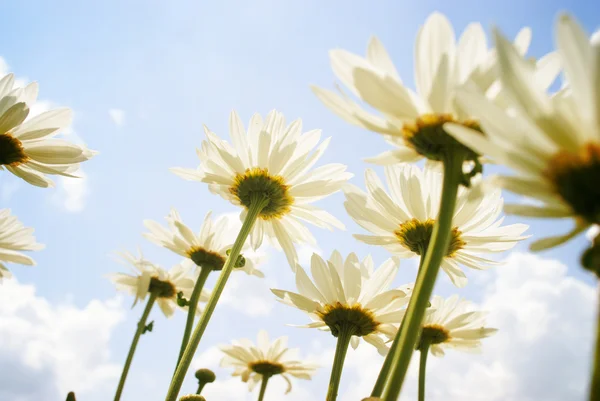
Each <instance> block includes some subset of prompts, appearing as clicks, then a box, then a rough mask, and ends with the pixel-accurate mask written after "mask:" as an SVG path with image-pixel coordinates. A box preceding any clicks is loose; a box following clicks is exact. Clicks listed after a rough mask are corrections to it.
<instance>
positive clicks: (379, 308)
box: [271, 251, 410, 354]
mask: <svg viewBox="0 0 600 401" xmlns="http://www.w3.org/2000/svg"><path fill="white" fill-rule="evenodd" d="M311 272H312V277H313V279H312V280H311V279H310V278H309V277H308V275H307V274H306V272H305V271H304V269H303V268H302V266H299V265H298V266H297V267H296V287H297V288H298V292H299V293H295V292H291V291H284V290H276V289H273V290H271V291H273V293H274V294H275V295H276V296H277V297H279V298H280V300H281V301H282V302H283V303H285V304H287V305H290V306H293V307H295V308H298V309H300V310H302V311H304V312H306V313H307V314H308V315H309V317H310V318H311V319H312V320H313V323H309V324H307V325H305V326H301V327H312V328H320V329H323V330H327V331H331V333H332V334H333V335H334V336H335V337H338V334H339V332H340V331H341V329H342V328H344V329H349V330H350V331H351V332H352V339H351V341H350V344H351V345H352V346H353V347H354V348H356V347H357V346H358V343H359V337H362V338H363V339H364V340H365V341H366V342H368V343H370V344H372V345H373V346H375V347H376V348H377V350H378V351H379V352H380V353H381V354H386V353H387V350H388V348H387V346H386V345H385V341H384V340H383V338H382V335H383V334H387V335H388V336H394V335H395V334H396V331H397V325H398V324H399V323H400V322H401V321H402V317H403V316H404V307H405V306H406V304H408V300H409V296H410V288H409V287H408V286H405V287H404V288H402V289H389V287H390V286H391V284H392V281H393V280H394V278H395V277H396V273H397V272H398V260H397V259H388V260H386V261H385V262H384V263H383V264H382V265H381V267H379V268H378V269H376V270H375V271H374V272H373V268H372V260H371V258H367V259H365V260H364V261H363V262H362V263H361V262H360V261H359V260H358V257H357V256H356V255H355V254H354V253H351V254H350V255H348V257H347V258H346V260H344V259H343V258H342V256H341V254H340V253H339V252H337V251H334V252H333V254H332V255H331V258H330V259H329V260H328V261H327V262H325V261H324V260H323V259H322V258H321V257H320V256H319V255H317V254H313V256H312V259H311Z"/></svg>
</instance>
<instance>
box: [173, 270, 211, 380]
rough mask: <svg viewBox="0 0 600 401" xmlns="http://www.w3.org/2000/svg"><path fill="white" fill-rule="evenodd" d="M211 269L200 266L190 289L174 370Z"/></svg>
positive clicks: (186, 342)
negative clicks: (183, 328) (192, 288)
mask: <svg viewBox="0 0 600 401" xmlns="http://www.w3.org/2000/svg"><path fill="white" fill-rule="evenodd" d="M211 271H212V268H211V267H210V266H200V274H199V275H198V279H197V280H196V284H195V285H194V290H193V291H192V295H191V297H190V304H189V306H188V315H187V320H186V322H185V330H184V331H183V338H182V339H181V348H180V350H179V357H178V358H177V365H176V366H175V371H177V366H179V362H181V357H182V356H183V352H184V351H185V347H186V346H187V344H188V341H189V340H190V335H191V334H192V328H193V327H194V318H195V317H196V309H197V308H198V300H199V299H200V294H202V288H204V283H206V279H207V278H208V276H209V274H210V272H211ZM173 374H175V373H173Z"/></svg>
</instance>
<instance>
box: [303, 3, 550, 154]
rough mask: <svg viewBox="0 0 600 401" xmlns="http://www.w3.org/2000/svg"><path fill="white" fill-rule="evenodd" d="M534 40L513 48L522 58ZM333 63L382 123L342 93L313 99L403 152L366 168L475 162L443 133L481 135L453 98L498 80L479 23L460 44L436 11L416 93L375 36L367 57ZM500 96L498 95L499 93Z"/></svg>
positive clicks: (321, 93)
mask: <svg viewBox="0 0 600 401" xmlns="http://www.w3.org/2000/svg"><path fill="white" fill-rule="evenodd" d="M530 39H531V32H530V30H529V29H528V28H525V29H523V30H522V31H521V32H519V34H518V35H517V38H516V40H515V44H516V46H517V47H518V48H519V51H520V52H521V53H523V54H524V53H525V52H526V51H527V48H528V46H529V42H530ZM330 58H331V66H332V68H333V72H334V74H335V75H336V77H337V78H338V79H339V80H340V81H341V82H342V83H343V84H344V85H345V86H346V87H347V88H348V89H349V90H350V91H351V92H352V93H353V94H354V95H355V96H357V97H358V98H360V99H362V100H363V101H365V102H366V103H368V104H369V106H371V107H373V108H375V109H377V110H378V111H379V112H381V113H382V114H383V116H378V115H374V114H371V113H370V112H368V111H366V110H365V109H363V108H362V107H361V106H359V105H358V104H357V103H355V102H354V101H353V100H351V99H350V98H349V97H347V96H346V95H345V94H343V93H340V94H338V93H336V92H333V91H329V90H325V89H321V88H318V87H313V91H314V92H315V94H316V95H317V96H318V97H319V98H320V99H321V101H322V102H323V103H324V104H325V105H326V106H327V107H329V108H330V109H331V110H332V111H333V112H335V113H336V114H338V115H339V116H340V117H342V118H343V119H345V120H346V121H348V122H350V123H352V124H354V125H358V126H360V127H363V128H366V129H368V130H371V131H375V132H378V133H380V134H383V135H384V137H385V138H386V140H387V141H388V142H389V143H390V144H391V145H393V146H395V147H396V148H397V149H395V150H392V151H389V152H385V153H383V154H381V155H379V156H377V157H374V158H372V159H368V161H370V162H373V163H377V164H394V163H398V162H414V161H417V160H419V159H421V158H422V157H427V158H429V159H432V160H440V159H441V158H442V157H443V154H444V153H445V152H448V151H452V149H453V148H461V149H464V150H465V151H467V152H468V157H467V160H469V159H471V160H473V159H476V158H477V155H476V154H475V153H473V152H471V151H469V150H468V149H467V148H465V147H464V146H462V145H461V144H460V143H459V142H457V141H456V140H455V139H453V138H452V137H451V136H449V135H447V134H446V133H445V132H444V130H443V129H442V126H443V124H444V123H445V122H448V121H455V122H458V123H460V124H463V125H465V126H468V127H473V128H475V129H478V124H477V122H476V121H474V120H471V119H470V118H469V117H470V116H469V115H468V114H465V113H464V112H463V110H461V109H460V108H458V107H456V104H455V102H454V93H455V88H456V87H457V86H459V85H462V84H464V83H465V82H467V81H469V82H472V83H474V84H476V85H477V86H478V87H480V88H481V90H487V89H488V88H490V87H491V86H492V84H493V82H494V80H495V69H494V66H495V53H494V51H493V50H488V48H487V39H486V35H485V32H484V30H483V28H482V26H481V25H480V24H479V23H472V24H470V25H468V26H467V28H466V29H465V31H464V33H463V34H462V36H461V37H460V38H459V40H458V42H457V41H456V38H455V34H454V30H453V28H452V26H451V24H450V22H449V21H448V19H447V18H446V17H445V16H443V15H442V14H440V13H437V12H435V13H433V14H431V15H430V16H429V18H428V19H427V20H426V21H425V25H424V26H423V27H422V28H421V29H420V30H419V33H418V34H417V39H416V44H415V69H414V74H415V83H416V92H414V91H413V90H411V89H410V88H408V87H407V86H406V85H405V84H404V83H403V82H402V80H401V79H400V76H399V74H398V72H397V70H396V68H395V67H394V63H393V62H392V61H391V59H390V57H389V55H388V53H387V51H386V50H385V48H384V47H383V45H382V44H381V42H380V41H379V40H378V39H377V38H375V37H374V38H372V39H371V41H370V43H369V46H368V49H367V56H366V58H363V57H360V56H357V55H355V54H352V53H350V52H348V51H345V50H340V49H337V50H332V51H331V52H330ZM556 73H557V74H558V72H556ZM494 91H495V93H496V94H497V93H498V92H500V90H499V88H496V89H495V90H494ZM340 92H341V91H340Z"/></svg>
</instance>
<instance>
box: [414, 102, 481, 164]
mask: <svg viewBox="0 0 600 401" xmlns="http://www.w3.org/2000/svg"><path fill="white" fill-rule="evenodd" d="M450 122H452V123H457V124H461V125H464V126H465V127H468V128H471V129H474V130H477V131H479V132H481V127H480V126H479V124H478V123H477V122H476V121H473V120H466V121H458V120H456V119H455V118H454V117H453V116H451V115H450V114H424V115H422V116H420V117H419V118H417V120H416V121H415V122H414V123H407V124H404V126H403V127H402V136H403V137H404V142H405V144H406V145H407V146H409V147H411V148H413V149H414V150H415V151H416V152H417V153H419V154H420V155H423V156H424V157H426V158H428V159H431V160H437V161H441V160H443V158H444V155H447V154H450V153H454V152H456V151H458V150H460V151H462V152H464V153H465V154H466V158H465V160H476V159H477V158H478V157H479V155H478V154H477V153H475V152H474V151H472V150H471V149H469V148H467V147H466V146H464V145H463V144H462V143H460V142H458V141H457V140H456V139H454V138H453V137H452V136H451V135H448V133H447V132H446V131H444V128H443V126H444V124H445V123H450Z"/></svg>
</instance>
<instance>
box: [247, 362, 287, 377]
mask: <svg viewBox="0 0 600 401" xmlns="http://www.w3.org/2000/svg"><path fill="white" fill-rule="evenodd" d="M248 367H249V368H250V369H252V370H253V371H254V372H256V373H258V374H259V375H263V376H273V375H279V374H281V373H283V372H285V368H284V366H283V365H282V364H280V363H276V362H270V361H257V362H250V363H249V364H248Z"/></svg>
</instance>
